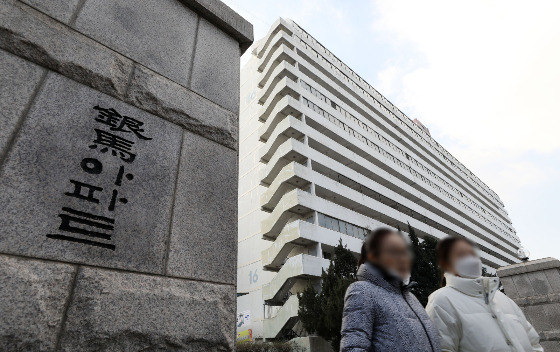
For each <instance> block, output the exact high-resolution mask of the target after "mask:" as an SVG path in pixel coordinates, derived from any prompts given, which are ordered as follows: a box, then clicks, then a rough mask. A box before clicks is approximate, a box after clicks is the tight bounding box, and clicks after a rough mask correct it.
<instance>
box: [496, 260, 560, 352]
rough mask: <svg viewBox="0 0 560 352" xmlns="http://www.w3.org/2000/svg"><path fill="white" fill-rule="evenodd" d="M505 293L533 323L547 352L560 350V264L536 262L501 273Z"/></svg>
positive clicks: (502, 270) (558, 262) (555, 262)
mask: <svg viewBox="0 0 560 352" xmlns="http://www.w3.org/2000/svg"><path fill="white" fill-rule="evenodd" d="M497 274H498V276H499V277H500V281H501V282H502V284H503V285H504V291H505V294H506V295H507V296H508V297H509V298H511V299H512V300H513V301H514V302H515V303H517V305H519V307H521V310H522V311H523V313H524V314H525V316H526V317H527V319H528V320H529V321H530V322H531V324H533V326H534V327H535V329H536V330H537V332H538V333H539V335H540V337H541V345H542V346H543V348H544V350H545V351H560V261H559V260H558V259H555V258H544V259H538V260H532V261H529V262H525V263H519V264H514V265H509V266H506V267H502V268H500V269H498V271H497Z"/></svg>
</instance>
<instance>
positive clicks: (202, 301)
mask: <svg viewBox="0 0 560 352" xmlns="http://www.w3.org/2000/svg"><path fill="white" fill-rule="evenodd" d="M234 329H235V288H234V287H233V286H231V285H217V284H211V283H203V282H197V281H189V280H181V279H171V278H165V277H160V276H151V275H143V274H136V273H127V272H119V271H113V270H105V269H99V268H89V267H83V268H81V269H80V271H79V273H78V276H77V284H76V288H75V291H74V295H73V300H72V301H71V302H70V306H69V308H68V317H67V320H66V324H65V326H64V328H63V333H62V337H61V351H68V352H73V351H84V352H87V351H125V352H129V351H130V352H133V351H190V352H195V351H197V352H198V351H233V350H234V336H235V335H234V332H235V331H234Z"/></svg>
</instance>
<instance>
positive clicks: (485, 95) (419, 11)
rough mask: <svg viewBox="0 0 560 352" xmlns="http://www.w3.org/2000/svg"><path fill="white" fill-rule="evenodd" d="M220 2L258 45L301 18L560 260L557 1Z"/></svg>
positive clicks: (529, 242) (522, 233) (537, 254)
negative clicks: (249, 27) (277, 27)
mask: <svg viewBox="0 0 560 352" xmlns="http://www.w3.org/2000/svg"><path fill="white" fill-rule="evenodd" d="M223 1H224V2H225V3H226V4H228V5H229V6H230V7H231V8H233V9H234V10H235V11H237V12H238V13H240V14H241V15H242V16H244V17H245V18H246V19H247V20H249V21H250V22H252V23H253V25H254V26H255V39H259V38H261V37H263V36H264V35H265V34H266V32H267V31H268V28H269V27H270V25H271V24H272V23H273V22H274V21H275V20H276V19H277V18H278V17H280V16H281V17H286V18H291V19H293V20H295V21H296V22H297V23H298V24H299V25H301V26H302V27H303V28H304V29H305V30H306V31H308V32H309V33H310V34H311V35H313V36H314V37H315V38H316V39H318V40H319V41H320V42H321V43H322V44H324V45H325V46H326V47H327V48H329V50H331V51H332V52H333V53H334V54H335V55H337V56H338V57H339V58H340V59H341V60H343V61H344V62H345V63H346V64H348V65H349V66H350V67H351V68H352V69H353V70H354V71H356V72H357V73H358V74H360V75H361V76H362V77H363V78H364V79H366V80H367V81H368V82H369V83H371V84H372V85H373V86H374V87H375V88H376V89H378V90H379V91H380V92H381V93H382V94H383V95H385V96H386V97H387V98H389V100H391V101H392V102H393V103H395V104H396V105H397V106H398V107H399V108H400V109H401V110H403V111H404V112H405V113H406V114H407V115H408V116H409V117H411V118H418V119H419V120H420V121H421V122H422V123H423V124H424V125H426V126H427V127H428V128H429V129H430V132H431V133H432V136H433V137H434V138H435V139H436V140H437V141H438V142H440V143H441V144H442V145H443V146H445V148H447V149H448V150H449V151H450V152H451V153H452V154H453V155H455V156H456V157H457V158H458V159H459V160H461V162H463V163H464V164H465V165H466V166H467V167H468V168H469V169H471V170H472V171H473V172H474V173H475V174H476V175H478V176H479V177H480V178H481V179H482V180H483V181H484V182H485V183H486V184H488V186H490V188H492V189H493V190H495V191H496V192H497V193H498V195H499V196H500V197H501V199H502V200H503V201H504V203H505V205H506V210H507V211H508V212H509V214H510V217H511V218H512V220H513V225H514V227H515V228H516V230H517V233H518V235H519V237H520V238H521V242H522V244H523V246H525V247H526V248H528V249H529V250H530V251H531V259H537V258H542V257H548V256H552V257H556V258H560V224H558V220H557V218H556V217H557V216H560V214H559V210H560V207H559V206H558V202H559V201H560V185H559V183H560V137H559V133H560V116H559V115H560V114H559V113H558V108H557V103H558V102H560V25H559V24H560V1H555V0H551V1H540V0H535V1H531V2H530V3H529V2H526V1H523V2H522V1H507V0H505V1H498V0H493V1H488V0H474V1H463V2H456V1H448V0H442V1H431V0H423V1H417V0H403V1H401V0H376V1H374V0H369V1H368V0H352V1H342V0H338V1H334V0H300V1H295V0H281V1H279V0H276V1H272V0H223ZM247 53H250V50H248V51H247ZM247 55H249V54H246V55H244V57H243V58H242V59H241V60H242V64H243V63H244V62H246V60H247Z"/></svg>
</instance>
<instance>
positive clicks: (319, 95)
mask: <svg viewBox="0 0 560 352" xmlns="http://www.w3.org/2000/svg"><path fill="white" fill-rule="evenodd" d="M300 84H301V86H302V87H303V88H304V89H305V90H307V91H309V92H310V93H312V94H313V95H314V96H316V97H317V98H319V99H320V100H321V101H323V102H324V103H326V105H328V106H332V107H333V109H335V110H337V111H338V112H339V113H340V116H342V117H344V118H345V119H346V120H349V121H352V122H353V123H354V125H356V126H358V127H360V128H361V129H363V130H364V131H367V132H368V133H369V134H372V135H374V136H375V137H376V138H377V139H378V140H379V141H381V142H382V143H383V144H385V145H386V146H387V147H389V148H391V149H392V150H393V151H395V152H396V153H398V154H400V155H401V156H403V157H405V158H407V159H408V160H410V162H412V163H413V164H414V165H416V166H418V167H419V168H420V169H422V170H423V171H424V172H426V173H427V174H429V175H430V176H431V177H433V178H435V179H436V180H437V181H439V182H440V183H443V184H444V185H445V186H446V187H447V188H449V189H451V190H452V191H453V192H454V193H455V194H457V195H459V196H460V197H461V198H464V199H465V200H466V201H467V202H468V203H469V204H471V205H472V206H474V207H475V208H477V209H478V210H479V211H480V212H482V213H483V214H485V215H486V216H489V217H490V218H492V219H493V220H495V221H496V222H499V223H500V224H501V225H502V226H504V227H506V228H507V229H508V230H510V231H511V232H515V231H514V230H513V228H512V227H510V226H509V224H508V223H506V222H504V221H502V220H500V219H498V218H497V217H496V216H495V215H493V214H492V213H491V212H489V211H487V210H486V209H484V208H483V207H482V206H480V205H479V204H478V203H476V202H475V201H474V200H472V199H471V198H470V197H468V196H466V195H465V194H464V193H463V192H461V191H460V190H459V189H457V188H456V187H455V186H453V185H452V184H451V183H449V182H448V181H447V180H445V179H443V178H442V177H441V176H439V175H438V174H436V173H435V172H433V171H432V170H431V169H430V168H428V167H427V166H425V165H424V164H423V163H422V162H421V161H419V160H417V159H416V158H414V157H412V156H411V155H410V154H409V153H407V152H405V151H404V150H402V149H401V148H400V147H399V146H398V145H396V144H395V143H393V142H391V141H390V140H388V139H387V138H385V137H384V136H383V135H381V134H380V133H379V132H377V131H376V130H374V129H373V128H371V127H369V126H368V125H366V124H365V123H364V122H362V121H361V120H360V119H358V118H356V117H355V116H353V115H352V114H351V113H349V112H348V111H346V110H345V109H343V108H342V107H341V106H339V105H338V104H336V103H335V102H334V101H332V100H331V99H329V98H328V97H326V96H325V95H324V94H322V93H321V92H319V91H318V90H317V89H316V88H314V87H313V86H311V85H310V84H308V83H306V82H304V81H303V80H300ZM314 105H315V104H314ZM312 108H315V106H313V107H312ZM317 108H318V109H319V110H320V111H318V112H319V113H322V114H324V113H325V112H326V111H325V110H324V109H321V108H320V107H318V106H317Z"/></svg>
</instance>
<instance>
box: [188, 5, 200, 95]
mask: <svg viewBox="0 0 560 352" xmlns="http://www.w3.org/2000/svg"><path fill="white" fill-rule="evenodd" d="M201 17H202V16H201V15H200V14H198V18H197V19H196V30H195V35H194V43H193V51H192V54H191V62H190V64H189V66H190V67H189V77H187V87H186V88H187V89H189V90H190V91H192V88H191V81H192V75H193V67H194V58H195V57H196V46H197V43H198V32H199V31H200V18H201Z"/></svg>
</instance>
